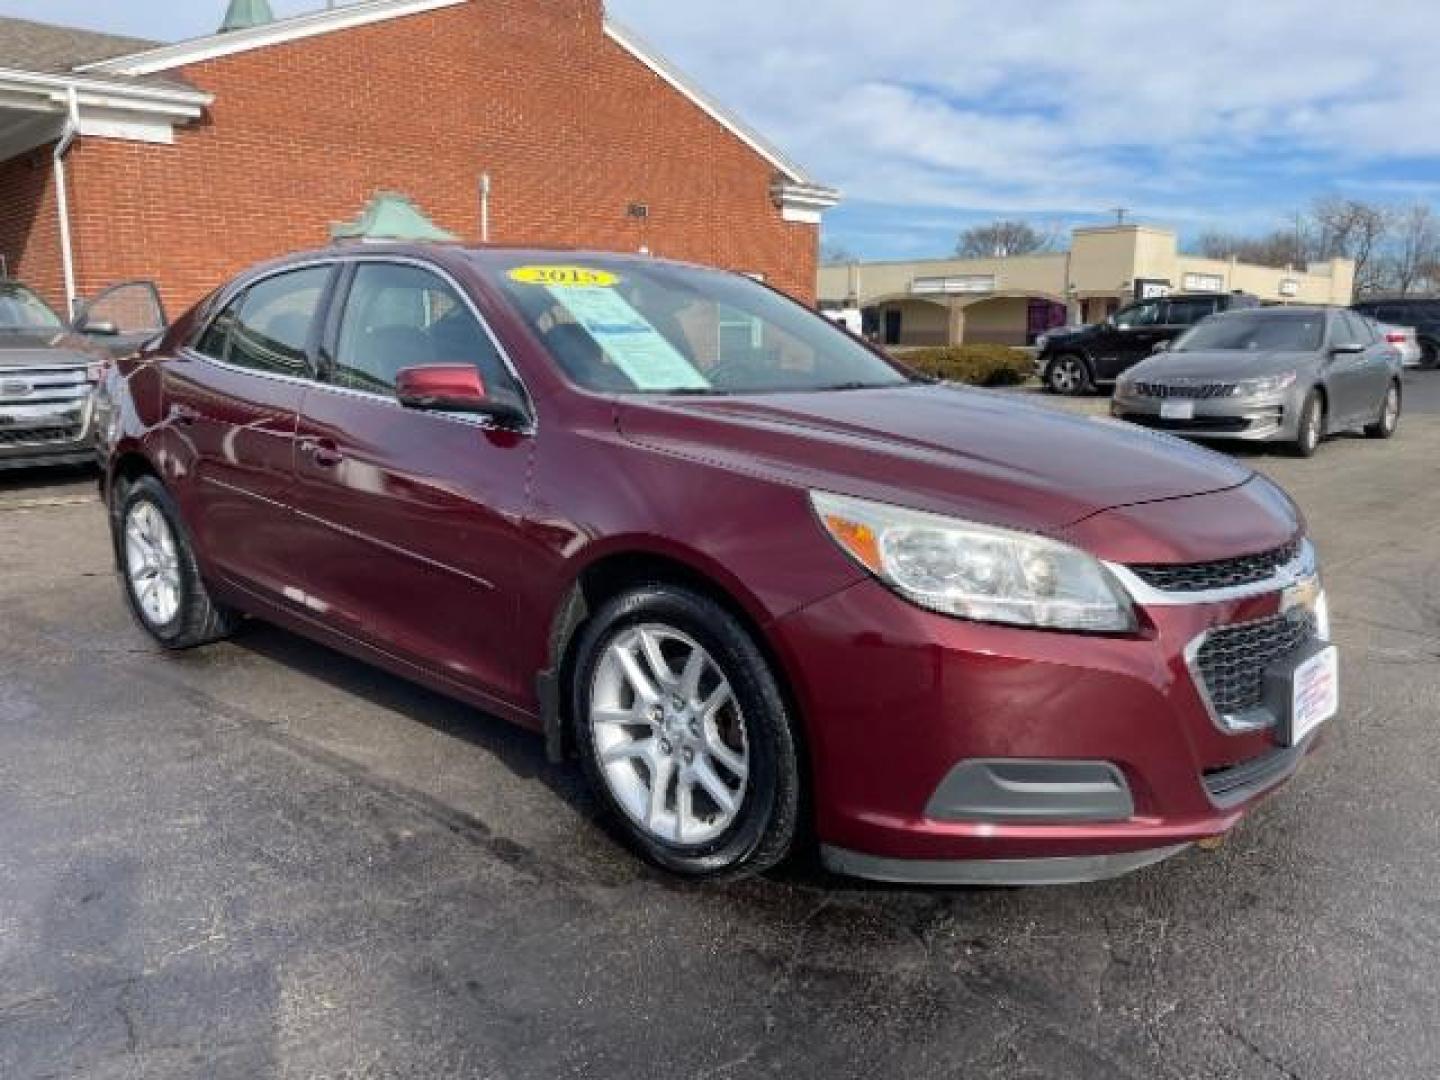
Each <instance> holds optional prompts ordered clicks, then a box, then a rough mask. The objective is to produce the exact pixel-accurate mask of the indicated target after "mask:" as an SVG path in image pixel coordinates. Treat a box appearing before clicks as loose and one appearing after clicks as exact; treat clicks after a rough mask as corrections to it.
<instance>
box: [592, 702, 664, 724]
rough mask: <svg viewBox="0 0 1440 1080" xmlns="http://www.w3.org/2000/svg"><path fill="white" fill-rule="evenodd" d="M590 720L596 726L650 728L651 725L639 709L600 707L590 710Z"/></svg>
mask: <svg viewBox="0 0 1440 1080" xmlns="http://www.w3.org/2000/svg"><path fill="white" fill-rule="evenodd" d="M590 720H591V722H592V723H595V724H609V725H611V726H613V727H642V726H644V727H648V726H649V724H650V721H648V720H646V719H645V717H644V716H642V715H641V714H640V711H639V710H638V709H607V708H601V707H600V706H596V707H595V708H593V709H591V710H590Z"/></svg>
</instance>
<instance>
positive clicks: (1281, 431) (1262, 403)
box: [1110, 394, 1303, 442]
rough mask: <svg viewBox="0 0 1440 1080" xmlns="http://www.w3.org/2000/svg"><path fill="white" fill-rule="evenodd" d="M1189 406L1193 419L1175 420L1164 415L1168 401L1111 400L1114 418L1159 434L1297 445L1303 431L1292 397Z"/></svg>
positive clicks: (1214, 400)
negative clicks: (1166, 433) (1298, 437)
mask: <svg viewBox="0 0 1440 1080" xmlns="http://www.w3.org/2000/svg"><path fill="white" fill-rule="evenodd" d="M1302 400H1303V399H1302ZM1185 403H1186V404H1188V405H1191V406H1193V408H1194V414H1193V416H1192V417H1191V418H1189V419H1172V418H1168V417H1166V416H1164V415H1163V414H1162V409H1163V406H1164V405H1165V402H1164V401H1162V400H1161V399H1159V398H1145V397H1128V396H1123V395H1120V394H1117V395H1116V396H1115V397H1114V398H1113V399H1112V400H1111V403H1110V415H1111V416H1114V417H1115V418H1117V419H1119V420H1128V421H1129V422H1130V423H1132V424H1139V425H1140V426H1142V427H1148V428H1152V429H1153V430H1155V431H1164V432H1168V433H1170V434H1172V435H1187V436H1191V437H1194V438H1204V439H1241V440H1245V441H1248V442H1293V441H1294V440H1295V438H1296V437H1297V434H1298V431H1299V426H1300V408H1299V405H1298V404H1297V403H1296V402H1295V401H1294V400H1292V397H1291V395H1288V394H1269V395H1263V396H1255V397H1243V398H1211V399H1200V400H1194V401H1186V402H1185Z"/></svg>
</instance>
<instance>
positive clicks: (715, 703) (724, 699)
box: [700, 682, 734, 721]
mask: <svg viewBox="0 0 1440 1080" xmlns="http://www.w3.org/2000/svg"><path fill="white" fill-rule="evenodd" d="M733 697H734V695H733V694H731V693H730V684H729V683H727V682H722V683H721V684H720V685H719V686H717V687H716V688H715V689H714V690H713V691H711V693H710V696H709V697H708V698H706V699H705V700H704V701H703V702H701V704H700V715H701V716H702V717H703V718H704V719H705V720H707V721H710V720H714V719H715V714H716V713H718V712H719V711H720V710H721V709H723V708H724V707H725V706H726V705H728V704H730V702H731V700H732V699H733Z"/></svg>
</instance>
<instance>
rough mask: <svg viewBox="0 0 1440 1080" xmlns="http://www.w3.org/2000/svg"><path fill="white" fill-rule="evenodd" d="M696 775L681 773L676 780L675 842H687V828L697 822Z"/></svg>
mask: <svg viewBox="0 0 1440 1080" xmlns="http://www.w3.org/2000/svg"><path fill="white" fill-rule="evenodd" d="M695 823H696V822H695V777H694V776H693V775H687V774H683V773H682V774H681V776H680V779H679V780H677V781H676V782H675V842H676V843H677V844H683V843H685V831H686V829H687V828H688V827H689V826H691V825H693V824H695Z"/></svg>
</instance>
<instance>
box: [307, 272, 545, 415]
mask: <svg viewBox="0 0 1440 1080" xmlns="http://www.w3.org/2000/svg"><path fill="white" fill-rule="evenodd" d="M427 364H474V365H475V367H476V368H477V369H478V370H479V372H480V378H481V379H482V380H483V381H484V383H485V385H486V387H487V388H489V387H508V388H510V389H511V390H512V391H516V392H518V390H517V388H516V387H515V385H514V380H513V379H512V378H511V377H510V374H509V372H508V371H507V370H506V368H505V363H504V361H503V360H502V359H501V358H500V353H499V351H498V350H497V349H496V347H495V343H494V342H493V341H491V339H490V335H489V334H487V333H486V332H485V328H484V327H482V326H481V325H480V322H479V320H478V319H476V318H475V314H474V312H472V311H471V310H470V306H469V305H468V304H467V303H466V302H465V301H464V300H463V299H462V298H461V297H460V296H459V295H458V294H457V293H456V292H455V290H454V289H453V288H451V286H450V285H449V283H447V282H446V281H445V279H444V278H441V277H440V276H439V275H437V274H435V273H433V272H431V271H429V270H426V269H424V268H423V267H419V266H411V265H409V264H404V263H361V264H360V265H359V266H357V267H356V268H355V277H354V280H353V281H352V283H351V285H350V292H349V295H348V296H347V297H346V299H345V310H344V313H343V314H342V316H341V320H340V340H339V343H338V345H337V347H336V350H335V371H334V375H333V377H332V379H333V381H334V382H335V384H336V385H338V386H346V387H349V388H351V389H353V390H368V391H371V392H373V393H378V394H388V393H391V392H392V391H393V390H394V389H395V376H396V375H398V374H399V373H400V372H401V371H403V370H405V369H406V368H410V367H423V366H425V365H427Z"/></svg>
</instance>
